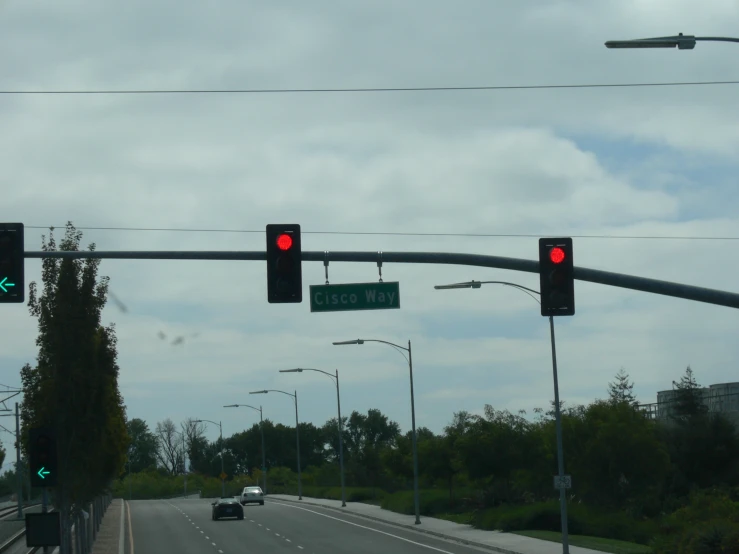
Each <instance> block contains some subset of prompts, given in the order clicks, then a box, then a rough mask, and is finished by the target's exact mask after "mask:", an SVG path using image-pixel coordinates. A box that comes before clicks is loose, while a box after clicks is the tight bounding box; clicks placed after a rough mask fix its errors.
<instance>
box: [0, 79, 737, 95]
mask: <svg viewBox="0 0 739 554" xmlns="http://www.w3.org/2000/svg"><path fill="white" fill-rule="evenodd" d="M707 85H712V86H714V85H739V81H671V82H662V83H659V82H657V83H590V84H579V85H577V84H575V85H499V86H496V85H491V86H469V87H462V86H454V87H453V86H447V87H366V88H271V89H198V90H196V89H150V90H147V89H123V90H115V89H99V90H0V94H8V95H10V94H15V95H31V94H35V95H94V94H98V95H113V94H120V95H125V94H129V95H133V94H136V95H141V94H299V93H314V94H320V93H363V92H364V93H377V92H465V91H468V92H469V91H495V90H543V89H584V88H633V87H692V86H707Z"/></svg>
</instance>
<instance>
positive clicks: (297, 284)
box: [267, 224, 303, 304]
mask: <svg viewBox="0 0 739 554" xmlns="http://www.w3.org/2000/svg"><path fill="white" fill-rule="evenodd" d="M302 261H303V260H302V253H301V247H300V225H296V224H285V225H267V300H268V301H269V303H270V304H285V303H300V302H302V301H303V270H302V265H301V264H302Z"/></svg>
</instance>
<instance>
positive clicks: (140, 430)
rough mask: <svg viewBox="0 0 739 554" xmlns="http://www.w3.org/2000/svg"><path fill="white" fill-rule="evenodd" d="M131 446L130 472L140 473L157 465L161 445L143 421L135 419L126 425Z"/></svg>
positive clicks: (129, 453)
mask: <svg viewBox="0 0 739 554" xmlns="http://www.w3.org/2000/svg"><path fill="white" fill-rule="evenodd" d="M126 429H127V431H128V435H129V437H130V439H131V444H130V446H129V449H128V462H129V464H130V466H129V468H128V471H129V472H130V473H138V472H140V471H144V470H145V469H147V468H149V467H153V466H156V464H157V453H158V452H157V451H158V449H159V443H158V442H157V437H156V435H155V434H154V433H152V432H151V431H150V430H149V426H148V425H147V423H146V422H145V421H144V420H143V419H139V418H134V419H132V420H130V421H128V423H127V424H126Z"/></svg>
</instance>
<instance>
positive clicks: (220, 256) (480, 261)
mask: <svg viewBox="0 0 739 554" xmlns="http://www.w3.org/2000/svg"><path fill="white" fill-rule="evenodd" d="M24 255H25V257H26V258H33V259H43V258H62V259H72V260H77V259H84V258H93V259H116V260H232V261H236V260H240V261H261V262H264V261H265V260H266V259H267V254H266V252H264V251H250V252H247V251H211V250H191V251H183V250H151V251H146V250H138V251H128V250H119V251H102V250H99V251H94V252H90V251H82V252H73V251H55V252H44V251H35V252H25V254H24ZM300 257H301V260H302V261H303V262H322V263H326V262H327V261H328V262H360V263H373V264H376V263H377V262H378V261H379V260H380V253H379V252H375V251H365V252H354V251H342V252H325V251H315V252H301V255H300ZM382 262H383V263H408V264H431V265H437V264H438V265H463V266H472V267H490V268H497V269H506V270H509V271H522V272H524V273H539V263H538V262H536V261H534V260H523V259H520V258H506V257H502V256H487V255H483V254H467V253H457V252H382ZM573 276H574V278H575V280H578V281H587V282H590V283H598V284H600V285H608V286H611V287H619V288H624V289H630V290H638V291H641V292H648V293H650V294H661V295H664V296H671V297H673V298H682V299H684V300H693V301H695V302H702V303H704V304H714V305H716V306H725V307H727V308H739V294H737V293H735V292H727V291H723V290H717V289H709V288H705V287H696V286H693V285H686V284H682V283H674V282H670V281H661V280H659V279H649V278H647V277H638V276H635V275H626V274H623V273H614V272H612V271H603V270H600V269H590V268H587V267H573Z"/></svg>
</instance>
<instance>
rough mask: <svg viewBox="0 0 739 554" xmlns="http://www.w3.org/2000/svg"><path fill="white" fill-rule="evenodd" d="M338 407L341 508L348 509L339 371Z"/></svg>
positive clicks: (337, 386)
mask: <svg viewBox="0 0 739 554" xmlns="http://www.w3.org/2000/svg"><path fill="white" fill-rule="evenodd" d="M336 405H337V406H338V409H339V467H340V470H341V507H342V508H345V507H346V493H345V492H344V438H343V434H344V424H343V422H342V421H341V394H340V393H339V370H338V369H337V370H336Z"/></svg>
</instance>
